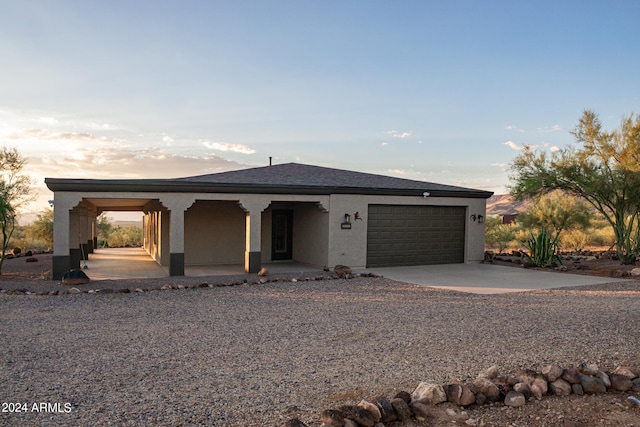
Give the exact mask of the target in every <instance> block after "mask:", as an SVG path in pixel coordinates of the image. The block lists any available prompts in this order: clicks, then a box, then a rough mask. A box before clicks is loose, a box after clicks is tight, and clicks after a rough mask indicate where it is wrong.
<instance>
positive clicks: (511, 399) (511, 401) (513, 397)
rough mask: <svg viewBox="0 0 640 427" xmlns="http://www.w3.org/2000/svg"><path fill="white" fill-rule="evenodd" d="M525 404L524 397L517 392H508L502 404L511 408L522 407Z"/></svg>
mask: <svg viewBox="0 0 640 427" xmlns="http://www.w3.org/2000/svg"><path fill="white" fill-rule="evenodd" d="M525 403H526V399H525V398H524V395H523V394H522V393H518V392H517V391H510V392H509V393H507V396H506V397H505V398H504V404H505V405H507V406H511V407H513V408H519V407H520V406H524V404H525Z"/></svg>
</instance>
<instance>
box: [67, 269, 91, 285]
mask: <svg viewBox="0 0 640 427" xmlns="http://www.w3.org/2000/svg"><path fill="white" fill-rule="evenodd" d="M90 281H91V280H90V279H89V277H88V276H87V275H86V273H85V272H84V271H82V270H71V271H67V272H66V273H64V275H63V276H62V284H63V285H69V286H78V285H84V284H87V283H89V282H90Z"/></svg>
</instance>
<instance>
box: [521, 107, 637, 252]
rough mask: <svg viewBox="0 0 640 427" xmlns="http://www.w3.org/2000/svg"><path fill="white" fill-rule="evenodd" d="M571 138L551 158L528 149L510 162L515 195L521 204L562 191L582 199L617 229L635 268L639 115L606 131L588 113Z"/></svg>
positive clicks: (618, 244) (618, 246)
mask: <svg viewBox="0 0 640 427" xmlns="http://www.w3.org/2000/svg"><path fill="white" fill-rule="evenodd" d="M571 134H572V135H573V137H574V139H575V142H576V143H577V144H576V145H572V146H570V147H568V148H565V149H562V150H559V151H557V152H554V153H552V154H551V155H547V153H546V152H543V151H539V150H538V149H535V148H534V147H531V146H527V147H525V148H524V150H523V151H522V153H521V154H520V155H518V156H517V157H516V158H515V160H514V161H513V162H512V163H511V170H512V172H513V175H512V176H511V181H512V185H511V188H510V190H511V193H512V194H513V195H514V196H515V197H516V199H519V200H522V199H523V198H526V197H536V198H537V197H539V196H541V195H543V194H547V193H549V192H551V191H553V190H562V191H564V192H566V193H568V194H571V195H574V196H577V197H580V198H582V199H583V200H585V201H586V202H587V203H589V204H590V205H591V206H593V208H595V209H596V210H597V211H598V212H600V213H601V214H602V215H603V216H604V218H606V220H607V222H608V223H609V224H610V225H611V227H612V228H613V231H614V233H615V237H616V251H617V254H618V257H619V259H620V261H621V263H623V264H633V263H635V261H636V258H637V256H638V254H639V252H640V216H639V214H640V116H637V115H636V116H634V115H633V114H631V115H630V116H628V117H623V119H622V122H621V124H620V127H619V128H618V129H615V130H613V131H605V130H603V129H602V124H601V122H600V120H599V119H598V116H597V115H596V114H595V113H594V112H593V111H589V110H585V111H584V113H583V115H582V117H581V118H580V120H579V122H578V125H577V126H576V127H575V129H574V130H573V131H572V132H571Z"/></svg>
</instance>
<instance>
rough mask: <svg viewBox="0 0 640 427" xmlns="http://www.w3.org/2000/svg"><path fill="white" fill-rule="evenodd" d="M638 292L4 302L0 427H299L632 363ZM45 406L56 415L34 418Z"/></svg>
mask: <svg viewBox="0 0 640 427" xmlns="http://www.w3.org/2000/svg"><path fill="white" fill-rule="evenodd" d="M171 280H174V279H173V278H171V279H160V283H164V282H170V281H171ZM176 280H179V279H177V278H176ZM182 280H184V279H182ZM197 280H198V281H203V280H204V281H206V280H207V279H203V278H198V279H197ZM120 282H127V281H120ZM136 282H139V281H136ZM2 285H3V284H2V283H0V288H1V287H2ZM138 286H140V284H139V283H132V284H129V287H132V288H135V287H138ZM639 297H640V282H638V281H629V282H626V283H615V284H609V285H598V286H588V287H581V288H563V289H561V290H557V291H539V292H530V293H514V294H504V295H474V294H465V293H458V292H451V291H440V290H434V289H430V288H424V287H416V286H413V285H407V284H402V283H398V282H394V281H391V280H389V279H384V278H365V277H362V278H354V279H350V280H323V281H309V282H295V283H292V282H277V283H267V284H263V285H239V286H232V287H215V288H204V289H183V290H169V291H151V292H144V293H129V294H122V293H109V294H86V293H83V294H77V295H60V296H35V295H7V294H0V336H1V337H2V338H1V347H0V362H1V363H2V367H3V369H2V371H1V372H0V396H1V397H2V402H21V403H27V404H28V406H29V411H27V412H26V413H2V414H0V424H1V425H7V426H14V425H41V426H54V425H55V426H77V425H118V426H140V425H150V426H151V425H154V426H190V425H209V426H279V425H280V424H281V423H282V422H283V421H285V420H286V419H289V418H292V417H293V416H299V417H300V419H301V420H302V421H304V422H305V423H307V424H308V425H310V426H311V425H318V424H315V423H314V421H315V420H318V419H319V414H320V412H321V411H322V410H323V409H326V408H329V407H335V406H338V405H341V404H346V403H357V402H358V401H359V400H360V399H362V398H365V399H370V398H373V397H374V396H377V395H386V396H393V395H394V394H395V393H396V392H397V391H399V390H407V391H409V392H411V391H413V389H414V388H415V387H416V385H417V383H418V382H419V381H421V380H428V381H435V382H437V383H445V382H448V381H452V380H460V381H465V380H467V379H471V378H475V376H476V375H477V374H478V372H479V371H480V370H482V369H485V368H487V367H489V366H491V365H494V364H495V365H498V366H500V367H501V368H504V369H505V370H509V371H513V372H515V371H517V370H518V369H521V368H534V369H538V370H539V369H541V368H542V366H544V365H545V364H547V363H552V362H557V363H560V364H565V365H574V364H578V363H581V362H584V361H587V362H595V363H598V365H599V366H600V367H601V368H602V369H611V368H613V367H615V366H619V365H631V366H640V352H639V350H638V348H639V346H640V328H638V325H640V298H639ZM550 399H552V398H550ZM41 402H48V403H52V404H55V403H60V409H61V410H60V411H54V412H51V411H43V412H40V413H38V412H35V411H32V410H31V409H32V405H33V403H38V404H39V403H41ZM67 403H69V404H70V405H68V406H66V407H65V406H64V405H65V404H67ZM67 408H68V409H69V410H68V411H66V410H65V409H67ZM470 412H471V411H470ZM638 414H640V412H638ZM429 425H435V424H429ZM442 425H445V424H442ZM488 425H507V424H488ZM529 425H556V424H535V422H532V423H530V424H529ZM602 425H606V424H602ZM627 425H628V424H627Z"/></svg>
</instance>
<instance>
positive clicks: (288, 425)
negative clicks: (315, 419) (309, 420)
mask: <svg viewBox="0 0 640 427" xmlns="http://www.w3.org/2000/svg"><path fill="white" fill-rule="evenodd" d="M280 427H307V425H306V424H305V423H303V422H302V421H300V420H299V419H297V418H293V419H291V420H289V421H287V422H285V423H284V424H282V426H280Z"/></svg>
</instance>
